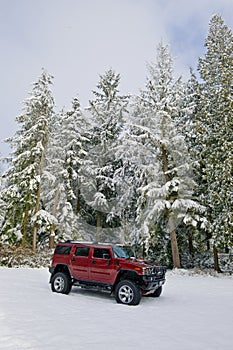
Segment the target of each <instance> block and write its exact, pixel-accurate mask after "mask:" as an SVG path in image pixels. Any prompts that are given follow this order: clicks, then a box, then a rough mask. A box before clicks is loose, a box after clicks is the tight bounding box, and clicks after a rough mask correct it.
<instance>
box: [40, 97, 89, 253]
mask: <svg viewBox="0 0 233 350" xmlns="http://www.w3.org/2000/svg"><path fill="white" fill-rule="evenodd" d="M88 142H89V137H88V122H87V119H86V117H85V116H84V114H83V112H82V111H81V108H80V103H79V100H78V98H74V99H73V100H72V109H71V110H70V111H67V112H65V111H62V112H61V113H60V114H59V115H58V116H57V120H56V123H55V124H54V128H53V132H52V138H51V142H50V144H49V149H48V157H47V166H46V172H45V178H46V181H45V183H44V188H43V196H44V203H45V206H46V208H48V209H47V210H49V211H50V212H51V213H52V214H53V215H54V216H56V218H57V225H56V226H55V225H54V226H53V227H52V230H51V235H50V246H52V245H53V242H52V241H53V239H54V230H55V228H56V231H57V234H58V237H59V239H78V238H79V239H80V238H81V235H80V227H79V226H80V225H79V223H78V221H79V220H78V215H79V214H80V208H81V184H82V178H83V172H85V167H86V166H87V163H88V156H87V144H88Z"/></svg>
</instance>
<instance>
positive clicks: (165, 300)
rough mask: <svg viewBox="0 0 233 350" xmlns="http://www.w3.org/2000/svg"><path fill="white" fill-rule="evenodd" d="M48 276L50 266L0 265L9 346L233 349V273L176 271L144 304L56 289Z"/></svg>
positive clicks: (3, 343) (4, 346)
mask: <svg viewBox="0 0 233 350" xmlns="http://www.w3.org/2000/svg"><path fill="white" fill-rule="evenodd" d="M48 280H49V272H48V270H47V269H29V268H12V269H8V268H0V281H1V288H0V349H1V350H26V349H27V350H55V349H71V350H73V349H75V350H82V349H87V350H89V349H92V350H97V349H98V350H99V349H102V350H103V349H111V350H116V349H117V350H119V349H123V350H124V349H142V348H145V349H147V350H150V349H151V350H152V349H153V350H155V349H160V350H169V349H172V350H202V349H204V350H215V349H216V350H230V349H232V348H233V332H232V325H233V277H230V276H229V277H226V276H220V277H213V276H210V275H200V274H192V275H190V274H189V273H188V272H185V271H184V270H181V271H168V272H167V282H166V284H165V286H164V291H163V294H162V295H161V297H160V298H155V299H153V298H146V297H143V298H142V300H141V303H140V305H138V306H125V305H121V304H117V303H116V301H115V299H114V297H113V296H109V295H108V294H104V293H99V292H91V291H85V290H81V289H78V288H77V287H76V288H75V287H74V288H73V289H72V291H71V293H70V294H69V295H68V296H67V295H60V294H57V293H52V292H51V290H50V285H49V283H48Z"/></svg>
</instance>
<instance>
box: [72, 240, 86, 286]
mask: <svg viewBox="0 0 233 350" xmlns="http://www.w3.org/2000/svg"><path fill="white" fill-rule="evenodd" d="M89 252H90V247H88V246H77V247H76V248H75V250H74V253H73V255H72V257H71V270H72V274H73V276H74V277H75V278H77V279H78V280H85V281H86V280H88V279H89V268H88V265H89V258H88V256H89Z"/></svg>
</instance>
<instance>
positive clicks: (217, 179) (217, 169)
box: [198, 15, 233, 269]
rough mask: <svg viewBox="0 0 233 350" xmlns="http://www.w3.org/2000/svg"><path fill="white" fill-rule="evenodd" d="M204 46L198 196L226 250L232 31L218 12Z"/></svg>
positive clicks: (232, 240)
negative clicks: (200, 180)
mask: <svg viewBox="0 0 233 350" xmlns="http://www.w3.org/2000/svg"><path fill="white" fill-rule="evenodd" d="M205 46H206V53H205V56H204V58H201V59H200V60H199V66H198V71H199V73H200V76H201V78H202V79H203V84H202V94H201V103H202V109H201V115H202V120H201V121H202V125H203V128H202V129H200V130H199V132H198V139H199V143H200V144H201V145H202V148H201V153H200V156H201V158H202V159H203V167H202V173H203V175H202V184H203V198H202V199H203V203H204V204H205V205H206V206H207V208H208V217H209V222H210V226H209V233H210V236H212V245H213V247H215V248H219V249H223V250H229V249H230V248H232V246H233V230H232V225H233V218H232V207H233V202H232V188H233V173H232V169H233V168H232V164H233V152H232V149H233V139H232V127H233V109H232V107H233V104H232V101H233V95H232V86H233V33H232V30H231V29H230V28H229V27H227V25H226V24H225V23H224V21H223V19H222V18H221V16H219V15H214V16H213V17H212V18H211V20H210V25H209V32H208V35H207V38H206V42H205ZM215 253H216V252H215ZM215 255H216V254H215ZM216 265H217V264H216ZM215 267H216V269H219V268H218V267H217V266H215Z"/></svg>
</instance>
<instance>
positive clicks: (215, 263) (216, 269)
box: [213, 246, 222, 273]
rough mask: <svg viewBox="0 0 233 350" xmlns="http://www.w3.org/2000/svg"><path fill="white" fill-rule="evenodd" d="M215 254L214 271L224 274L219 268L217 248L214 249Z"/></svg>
mask: <svg viewBox="0 0 233 350" xmlns="http://www.w3.org/2000/svg"><path fill="white" fill-rule="evenodd" d="M213 253H214V269H215V271H217V272H219V273H220V272H222V271H221V269H220V266H219V259H218V249H217V248H216V246H214V247H213Z"/></svg>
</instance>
